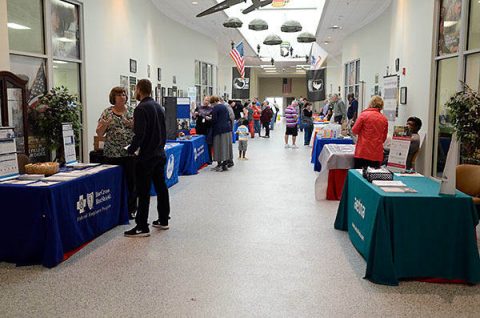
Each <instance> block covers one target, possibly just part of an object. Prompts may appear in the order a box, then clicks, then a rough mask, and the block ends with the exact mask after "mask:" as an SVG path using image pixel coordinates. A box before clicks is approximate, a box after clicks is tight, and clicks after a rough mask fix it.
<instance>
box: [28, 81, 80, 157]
mask: <svg viewBox="0 0 480 318" xmlns="http://www.w3.org/2000/svg"><path fill="white" fill-rule="evenodd" d="M80 109H81V104H80V103H79V102H78V98H77V96H76V95H72V94H70V93H69V92H68V89H67V88H65V87H63V86H61V87H55V88H52V89H51V90H50V91H49V92H47V93H46V94H44V95H42V96H40V97H39V100H38V102H37V103H34V104H32V106H31V107H30V108H29V114H28V120H29V125H30V128H31V130H32V133H33V134H34V135H35V136H37V137H39V138H41V139H42V140H43V141H44V142H45V146H46V148H47V149H48V150H50V151H53V150H55V151H56V154H57V158H56V160H58V161H62V155H63V135H62V123H67V122H68V123H71V124H72V127H73V130H74V132H75V140H76V141H77V143H78V140H79V139H78V137H79V132H80V127H81V125H80Z"/></svg>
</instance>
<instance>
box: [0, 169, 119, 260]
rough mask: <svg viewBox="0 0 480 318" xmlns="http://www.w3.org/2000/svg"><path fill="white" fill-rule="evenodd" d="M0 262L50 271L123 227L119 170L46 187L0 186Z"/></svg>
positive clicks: (105, 171) (102, 172) (109, 170)
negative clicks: (77, 250)
mask: <svg viewBox="0 0 480 318" xmlns="http://www.w3.org/2000/svg"><path fill="white" fill-rule="evenodd" d="M0 202H1V209H0V218H1V220H2V224H3V227H2V230H1V231H0V261H5V262H12V263H16V264H17V265H31V264H42V265H44V266H46V267H54V266H56V265H57V264H59V263H60V262H62V260H63V256H64V253H66V252H69V251H72V250H74V249H75V248H78V247H80V246H81V245H83V244H84V243H86V242H89V241H91V240H92V239H94V238H95V237H97V236H99V235H100V234H102V233H104V232H106V231H108V230H110V229H111V228H113V227H115V226H117V225H119V224H128V210H127V188H126V183H125V180H124V177H123V171H122V169H121V168H120V167H117V166H114V167H112V168H109V169H106V170H103V171H100V172H98V173H95V174H92V175H88V176H83V177H80V178H77V179H74V180H72V181H66V182H62V183H58V184H55V185H51V186H49V187H31V186H26V185H8V184H0Z"/></svg>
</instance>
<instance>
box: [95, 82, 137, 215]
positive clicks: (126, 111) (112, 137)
mask: <svg viewBox="0 0 480 318" xmlns="http://www.w3.org/2000/svg"><path fill="white" fill-rule="evenodd" d="M127 100H128V96H127V91H126V90H125V88H123V87H119V86H118V87H114V88H112V90H111V91H110V95H109V101H110V104H112V105H113V106H109V107H107V108H106V109H105V110H104V111H103V112H102V114H101V115H100V119H99V120H98V125H97V130H96V132H97V135H98V136H99V137H103V136H105V144H104V148H103V155H104V156H105V161H106V163H108V164H113V165H119V166H121V167H122V168H123V171H124V173H125V176H126V180H127V188H128V212H129V214H130V219H133V218H134V215H135V213H136V211H137V193H136V189H135V163H134V157H133V156H129V155H128V153H127V150H125V149H124V148H125V147H126V146H128V145H129V144H130V141H131V140H132V137H133V108H132V107H130V106H128V105H127V104H126V103H127Z"/></svg>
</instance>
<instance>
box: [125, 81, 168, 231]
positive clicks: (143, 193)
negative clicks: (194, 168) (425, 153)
mask: <svg viewBox="0 0 480 318" xmlns="http://www.w3.org/2000/svg"><path fill="white" fill-rule="evenodd" d="M151 94H152V83H151V82H150V81H149V80H147V79H142V80H139V81H138V83H137V88H136V90H135V95H136V99H137V100H140V101H141V102H140V104H138V106H137V107H136V108H135V111H134V113H133V132H134V133H135V135H134V137H133V139H132V143H131V145H130V147H129V148H128V153H130V154H133V153H135V152H136V151H137V150H139V153H138V158H137V163H136V167H135V172H136V178H137V194H138V209H137V216H136V217H135V223H136V224H137V225H136V226H135V227H134V228H133V229H131V230H129V231H126V232H125V233H124V234H125V236H129V237H136V236H139V237H142V236H150V230H149V228H148V210H149V208H150V184H151V183H152V181H153V185H154V186H155V191H156V192H157V211H158V220H156V221H153V227H157V228H160V229H162V230H167V229H168V219H169V215H170V202H169V197H168V188H167V185H166V183H165V177H164V173H165V171H164V170H165V162H166V158H165V150H164V147H165V142H166V140H167V135H166V128H165V113H164V111H163V108H162V107H161V106H160V105H159V104H158V103H156V102H155V101H154V100H153V99H152V97H151ZM139 148H140V149H139Z"/></svg>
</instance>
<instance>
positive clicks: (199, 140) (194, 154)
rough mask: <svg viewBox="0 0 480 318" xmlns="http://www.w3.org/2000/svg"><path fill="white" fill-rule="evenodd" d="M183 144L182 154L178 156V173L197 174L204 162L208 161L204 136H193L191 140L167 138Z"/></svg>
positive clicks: (208, 156)
mask: <svg viewBox="0 0 480 318" xmlns="http://www.w3.org/2000/svg"><path fill="white" fill-rule="evenodd" d="M168 142H178V143H181V144H183V149H182V156H181V158H180V167H179V172H180V175H192V174H197V172H198V169H200V168H201V167H202V166H203V165H204V164H206V163H207V164H208V163H210V162H211V161H210V155H209V153H208V145H207V142H206V139H205V136H203V135H199V136H193V137H192V139H191V140H168Z"/></svg>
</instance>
